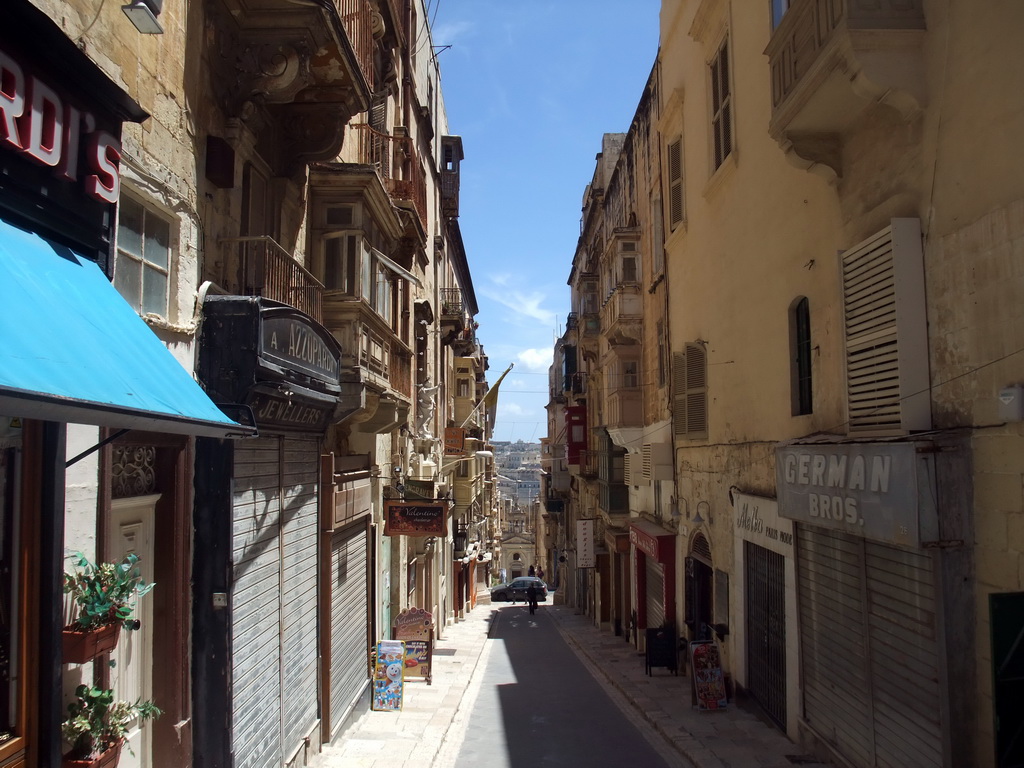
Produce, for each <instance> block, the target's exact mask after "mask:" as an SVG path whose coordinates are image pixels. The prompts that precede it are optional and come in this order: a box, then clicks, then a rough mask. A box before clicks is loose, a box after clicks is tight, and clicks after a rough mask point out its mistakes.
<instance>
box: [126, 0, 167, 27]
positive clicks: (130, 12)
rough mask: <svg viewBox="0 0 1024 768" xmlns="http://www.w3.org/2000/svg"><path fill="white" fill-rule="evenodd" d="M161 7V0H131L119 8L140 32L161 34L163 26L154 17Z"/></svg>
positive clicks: (158, 13) (157, 14)
mask: <svg viewBox="0 0 1024 768" xmlns="http://www.w3.org/2000/svg"><path fill="white" fill-rule="evenodd" d="M162 7H163V0H132V2H130V3H129V4H128V5H122V6H121V10H122V11H124V15H125V16H127V17H128V18H129V19H131V22H132V24H134V25H135V28H136V29H137V30H139V32H141V33H142V34H144V35H162V34H163V32H164V28H163V27H161V26H160V22H159V21H157V18H156V17H157V16H159V15H160V11H161V10H162Z"/></svg>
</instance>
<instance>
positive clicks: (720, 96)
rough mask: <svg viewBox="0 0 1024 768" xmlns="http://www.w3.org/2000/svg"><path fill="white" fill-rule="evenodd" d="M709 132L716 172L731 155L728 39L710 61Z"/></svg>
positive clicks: (730, 93)
mask: <svg viewBox="0 0 1024 768" xmlns="http://www.w3.org/2000/svg"><path fill="white" fill-rule="evenodd" d="M711 131H712V133H713V134H714V144H715V146H714V161H715V166H714V167H715V169H716V170H717V169H718V168H719V167H720V166H721V165H722V163H724V162H725V158H727V157H728V156H729V155H730V154H731V153H732V91H731V87H730V85H729V39H728V38H726V39H725V40H724V41H722V46H721V48H719V49H718V53H716V54H715V58H714V59H713V60H712V61H711Z"/></svg>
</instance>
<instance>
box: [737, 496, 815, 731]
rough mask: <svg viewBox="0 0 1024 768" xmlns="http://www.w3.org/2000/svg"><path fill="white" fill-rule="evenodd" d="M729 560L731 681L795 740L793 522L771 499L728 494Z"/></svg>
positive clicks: (797, 663) (796, 665) (796, 649)
mask: <svg viewBox="0 0 1024 768" xmlns="http://www.w3.org/2000/svg"><path fill="white" fill-rule="evenodd" d="M732 512H733V531H734V535H735V542H734V546H733V553H734V556H735V561H734V565H733V571H732V572H733V573H734V574H737V575H738V576H739V578H736V579H734V580H733V582H732V584H733V587H732V588H733V591H734V596H733V599H734V601H735V605H736V610H735V611H734V612H733V613H732V614H731V616H732V622H731V623H732V626H730V627H729V633H730V635H731V636H732V638H733V639H734V642H735V643H736V645H735V649H734V650H735V652H734V654H733V664H732V670H733V675H734V676H735V680H736V684H737V685H738V686H740V687H742V688H744V689H745V690H746V692H747V694H748V695H749V696H750V697H751V698H752V699H753V700H754V701H755V702H757V704H758V705H759V706H760V707H761V709H762V710H763V711H764V713H765V714H766V715H767V716H768V718H769V719H770V720H771V721H772V722H774V723H775V724H776V725H777V726H778V727H779V728H780V729H781V730H783V731H785V732H787V734H788V735H789V736H790V737H791V738H793V739H796V738H797V736H798V731H797V722H798V720H799V706H800V699H799V687H798V679H799V678H798V674H797V671H798V670H799V666H800V655H799V644H798V642H797V640H796V638H797V637H798V634H799V632H798V627H797V608H796V559H795V557H794V553H793V521H792V520H786V519H784V518H782V517H780V516H779V503H778V502H777V501H776V500H775V499H770V498H766V497H764V496H754V495H751V494H746V493H739V492H734V493H733V494H732Z"/></svg>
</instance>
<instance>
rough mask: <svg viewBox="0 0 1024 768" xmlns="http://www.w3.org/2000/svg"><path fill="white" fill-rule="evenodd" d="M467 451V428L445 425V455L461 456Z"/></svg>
mask: <svg viewBox="0 0 1024 768" xmlns="http://www.w3.org/2000/svg"><path fill="white" fill-rule="evenodd" d="M465 452H466V430H465V429H463V428H462V427H445V429H444V455H445V456H461V455H462V454H464V453H465Z"/></svg>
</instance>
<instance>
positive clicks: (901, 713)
mask: <svg viewBox="0 0 1024 768" xmlns="http://www.w3.org/2000/svg"><path fill="white" fill-rule="evenodd" d="M967 456H968V451H967V449H966V447H965V446H964V445H962V444H959V443H958V442H956V441H955V440H954V439H952V438H950V439H947V440H942V439H940V438H939V437H936V438H934V439H906V440H893V441H891V442H867V441H865V442H857V441H846V442H838V441H837V442H814V443H805V444H787V445H782V446H779V447H778V448H777V449H776V476H777V478H776V479H777V487H778V494H779V515H780V516H781V517H783V518H786V519H788V520H791V521H793V523H794V554H795V558H796V573H797V580H796V581H797V584H796V592H797V595H796V597H797V601H798V604H799V605H800V621H799V638H798V641H799V646H800V672H801V681H802V692H801V693H802V707H801V709H802V723H801V724H802V726H804V727H805V728H806V729H807V730H808V731H809V733H810V734H811V735H813V737H814V738H815V739H816V740H817V741H819V742H820V743H823V744H825V745H827V746H828V747H829V748H830V749H831V750H832V751H834V752H835V753H836V754H837V755H839V756H840V757H841V758H842V760H843V761H845V762H846V763H848V764H850V765H852V766H865V767H866V766H874V765H883V764H884V765H900V766H953V765H963V764H965V763H964V762H962V761H961V762H958V758H957V757H955V756H956V755H958V754H960V755H962V754H965V753H964V752H963V740H964V738H966V737H965V736H964V729H961V728H960V727H959V725H958V723H960V722H968V721H969V720H970V718H971V717H973V716H974V715H973V713H971V712H970V711H969V709H970V707H969V699H970V698H971V697H964V696H960V695H957V692H962V691H963V690H967V689H968V688H967V685H968V678H967V677H966V675H967V671H966V670H967V668H968V667H970V664H971V662H970V661H969V660H970V659H973V653H971V652H970V647H969V643H970V638H971V637H973V634H974V633H973V631H970V632H966V633H965V632H962V631H959V630H958V629H957V626H956V625H957V624H958V623H960V622H961V620H962V618H963V617H964V616H971V615H973V613H972V611H971V608H970V605H971V600H972V597H971V595H970V583H969V580H968V579H965V578H964V573H966V572H967V571H966V570H965V569H966V568H968V567H969V566H968V562H967V558H968V557H969V555H968V554H967V553H966V551H965V547H964V542H965V534H966V525H967V519H966V516H965V515H964V511H965V510H966V509H967V508H968V500H967V498H966V491H965V489H966V488H969V484H968V483H967V482H966V481H967V479H968V478H969V473H968V469H967V462H968V460H967Z"/></svg>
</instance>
